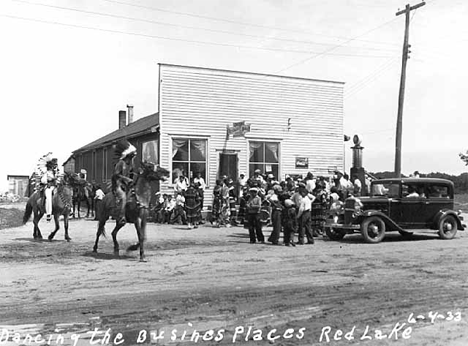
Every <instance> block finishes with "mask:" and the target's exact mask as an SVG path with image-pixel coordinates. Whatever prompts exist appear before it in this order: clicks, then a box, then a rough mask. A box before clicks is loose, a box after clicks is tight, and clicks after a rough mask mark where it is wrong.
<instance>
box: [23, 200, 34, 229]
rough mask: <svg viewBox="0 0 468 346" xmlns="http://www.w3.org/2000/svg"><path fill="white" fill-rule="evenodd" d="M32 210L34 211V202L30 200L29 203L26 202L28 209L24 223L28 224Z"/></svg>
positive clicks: (25, 212) (24, 216)
mask: <svg viewBox="0 0 468 346" xmlns="http://www.w3.org/2000/svg"><path fill="white" fill-rule="evenodd" d="M32 212H33V207H32V204H31V202H30V201H28V203H26V210H25V211H24V215H23V225H24V224H26V222H28V220H29V218H30V217H31V214H32Z"/></svg>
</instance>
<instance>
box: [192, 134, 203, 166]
mask: <svg viewBox="0 0 468 346" xmlns="http://www.w3.org/2000/svg"><path fill="white" fill-rule="evenodd" d="M205 159H206V141H204V140H193V139H192V140H190V161H205Z"/></svg>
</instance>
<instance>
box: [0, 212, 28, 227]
mask: <svg viewBox="0 0 468 346" xmlns="http://www.w3.org/2000/svg"><path fill="white" fill-rule="evenodd" d="M23 214H24V209H17V208H2V207H1V206H0V229H4V228H11V227H18V226H21V225H22V224H23Z"/></svg>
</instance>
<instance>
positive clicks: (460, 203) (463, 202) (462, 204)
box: [454, 193, 468, 213]
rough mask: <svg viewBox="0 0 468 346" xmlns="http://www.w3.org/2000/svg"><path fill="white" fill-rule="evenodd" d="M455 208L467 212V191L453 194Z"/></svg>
mask: <svg viewBox="0 0 468 346" xmlns="http://www.w3.org/2000/svg"><path fill="white" fill-rule="evenodd" d="M454 199H455V205H454V209H455V210H461V211H462V212H464V213H468V193H464V194H460V195H455V198H454Z"/></svg>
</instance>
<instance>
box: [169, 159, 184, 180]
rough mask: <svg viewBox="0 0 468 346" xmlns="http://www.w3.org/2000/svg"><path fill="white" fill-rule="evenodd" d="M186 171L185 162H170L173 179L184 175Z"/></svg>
mask: <svg viewBox="0 0 468 346" xmlns="http://www.w3.org/2000/svg"><path fill="white" fill-rule="evenodd" d="M187 172H188V163H187V162H172V178H173V180H175V179H176V178H177V177H179V175H181V174H183V175H185V176H186V174H187Z"/></svg>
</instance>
